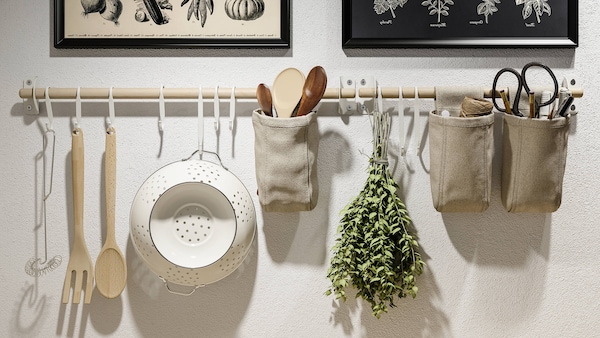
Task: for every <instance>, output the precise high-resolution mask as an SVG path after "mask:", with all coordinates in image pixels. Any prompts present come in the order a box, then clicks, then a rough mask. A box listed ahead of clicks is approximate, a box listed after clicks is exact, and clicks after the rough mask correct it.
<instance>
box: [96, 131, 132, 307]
mask: <svg viewBox="0 0 600 338" xmlns="http://www.w3.org/2000/svg"><path fill="white" fill-rule="evenodd" d="M104 156H105V158H104V175H105V183H104V184H105V186H106V241H105V242H104V246H103V247H102V250H101V251H100V254H99V255H98V258H97V259H96V288H98V291H100V294H102V295H103V296H104V297H106V298H115V297H118V296H119V295H120V294H121V292H123V289H124V288H125V284H126V283H127V264H126V263H125V257H124V256H123V253H122V252H121V250H119V246H118V245H117V241H116V240H115V191H116V181H117V159H116V157H117V142H116V131H115V129H114V128H113V127H109V129H108V130H107V131H106V151H105V155H104Z"/></svg>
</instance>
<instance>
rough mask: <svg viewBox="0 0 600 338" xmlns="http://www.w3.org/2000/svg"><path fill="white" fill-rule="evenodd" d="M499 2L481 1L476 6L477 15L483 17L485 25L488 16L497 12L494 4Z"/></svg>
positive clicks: (495, 0)
mask: <svg viewBox="0 0 600 338" xmlns="http://www.w3.org/2000/svg"><path fill="white" fill-rule="evenodd" d="M499 3H500V0H483V2H481V3H480V4H479V5H477V14H479V15H484V16H485V23H488V16H490V15H492V14H494V13H495V12H497V11H498V8H497V7H496V4H499Z"/></svg>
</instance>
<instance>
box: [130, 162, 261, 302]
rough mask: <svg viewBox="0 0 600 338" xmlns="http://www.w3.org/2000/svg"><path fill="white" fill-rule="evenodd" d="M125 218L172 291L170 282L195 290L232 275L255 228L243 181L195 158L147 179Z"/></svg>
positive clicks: (135, 239)
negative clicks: (128, 219)
mask: <svg viewBox="0 0 600 338" xmlns="http://www.w3.org/2000/svg"><path fill="white" fill-rule="evenodd" d="M129 223H130V224H129V225H130V236H131V239H132V241H133V245H134V247H135V249H136V251H137V253H138V254H139V256H140V257H141V258H142V260H143V261H144V262H145V263H146V265H147V266H148V267H149V268H150V269H151V270H152V271H153V272H154V273H156V274H157V275H158V276H159V277H160V278H161V279H162V280H163V282H164V283H165V286H166V287H167V289H168V290H169V291H171V292H174V291H172V289H171V288H170V287H169V284H168V283H169V282H170V283H175V284H179V285H184V286H192V287H194V288H193V290H195V289H196V288H198V287H200V286H204V285H206V284H210V283H214V282H216V281H218V280H220V279H222V278H224V277H226V276H228V275H229V274H231V273H232V272H233V271H235V270H236V269H237V268H238V267H239V266H240V265H241V264H242V262H243V260H244V258H245V257H246V256H247V254H248V251H249V249H250V246H251V244H252V241H253V239H254V236H255V233H256V214H255V209H254V204H253V202H252V198H251V197H250V194H249V193H248V190H247V189H246V187H245V186H244V184H243V183H242V182H241V181H240V180H239V179H238V178H237V177H236V176H235V175H234V174H233V173H231V172H230V171H228V170H227V169H225V168H224V167H223V166H221V165H218V164H215V163H212V162H209V161H203V160H196V159H193V160H183V161H179V162H174V163H171V164H169V165H166V166H164V167H162V168H160V169H159V170H157V171H156V172H154V173H153V174H152V175H151V176H150V177H149V178H148V179H146V181H145V182H144V183H143V184H142V186H141V187H140V188H139V190H138V192H137V194H136V196H135V198H134V200H133V203H132V206H131V213H130V222H129ZM193 290H192V292H193ZM174 293H179V292H174ZM190 293H191V292H190Z"/></svg>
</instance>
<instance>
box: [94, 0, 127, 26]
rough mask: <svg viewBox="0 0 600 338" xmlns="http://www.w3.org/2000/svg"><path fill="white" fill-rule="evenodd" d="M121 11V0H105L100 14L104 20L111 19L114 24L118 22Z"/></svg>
mask: <svg viewBox="0 0 600 338" xmlns="http://www.w3.org/2000/svg"><path fill="white" fill-rule="evenodd" d="M122 12H123V3H122V2H121V0H106V6H104V9H103V10H101V11H100V16H101V17H103V18H104V19H105V20H108V21H112V22H114V23H115V25H118V24H119V16H121V13H122Z"/></svg>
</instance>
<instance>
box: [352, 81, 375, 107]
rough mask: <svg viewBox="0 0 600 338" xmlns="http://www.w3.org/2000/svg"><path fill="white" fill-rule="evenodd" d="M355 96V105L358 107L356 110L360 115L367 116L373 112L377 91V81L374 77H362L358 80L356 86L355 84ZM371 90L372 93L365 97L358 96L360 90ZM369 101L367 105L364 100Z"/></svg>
mask: <svg viewBox="0 0 600 338" xmlns="http://www.w3.org/2000/svg"><path fill="white" fill-rule="evenodd" d="M356 88H357V89H356V96H355V100H356V104H357V105H358V109H359V110H360V112H361V113H363V114H368V113H369V111H373V109H374V102H375V100H376V99H377V97H376V96H377V95H376V91H377V81H375V77H374V76H362V77H361V78H360V80H358V82H357V84H356ZM363 88H364V89H371V90H373V91H374V92H372V93H369V95H366V96H365V97H361V96H360V90H361V89H363ZM367 99H369V100H371V102H370V104H368V103H367V102H366V100H367Z"/></svg>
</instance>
